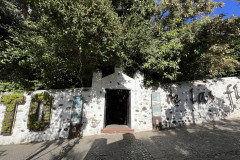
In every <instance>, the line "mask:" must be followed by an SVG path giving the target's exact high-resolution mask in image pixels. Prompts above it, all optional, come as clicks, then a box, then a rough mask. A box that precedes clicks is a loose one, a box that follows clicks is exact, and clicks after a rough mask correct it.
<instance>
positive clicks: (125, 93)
mask: <svg viewBox="0 0 240 160" xmlns="http://www.w3.org/2000/svg"><path fill="white" fill-rule="evenodd" d="M105 98H106V122H105V125H110V124H120V125H127V124H128V119H129V107H130V104H129V103H130V102H129V90H113V89H107V90H106V97H105Z"/></svg>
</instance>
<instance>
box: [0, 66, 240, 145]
mask: <svg viewBox="0 0 240 160" xmlns="http://www.w3.org/2000/svg"><path fill="white" fill-rule="evenodd" d="M238 87H240V81H239V78H238V77H229V78H222V79H213V80H206V81H194V82H183V83H176V84H169V85H164V86H161V87H159V88H156V89H150V88H148V89H147V88H145V87H144V86H143V75H141V74H140V73H139V72H138V73H136V74H135V76H134V77H133V78H131V77H129V76H127V75H125V74H124V73H123V72H122V70H121V69H116V70H115V73H113V74H111V75H109V76H106V77H102V74H101V72H97V73H95V74H94V75H93V81H92V88H79V89H67V90H47V91H45V90H42V91H35V92H29V93H24V96H25V97H26V103H25V104H24V105H18V106H17V113H16V120H15V124H14V128H13V132H12V135H11V136H3V135H0V145H3V144H11V143H14V144H17V143H26V142H33V141H44V140H53V139H59V138H67V137H68V134H69V129H70V119H71V111H72V106H73V97H74V96H80V95H81V96H82V97H83V114H82V116H83V118H82V124H83V126H82V133H81V134H82V135H83V136H87V135H95V134H101V130H102V129H103V128H105V113H106V112H105V110H106V108H105V94H106V89H127V90H129V91H130V101H131V102H130V109H129V110H130V113H129V114H130V115H129V116H130V122H129V124H128V125H129V127H130V128H132V129H134V131H135V132H138V131H146V130H152V124H153V123H152V104H151V101H152V99H151V94H152V92H159V93H160V106H161V114H160V115H161V119H162V125H163V128H168V127H175V126H180V125H186V124H192V123H199V122H203V121H208V120H218V119H225V118H234V117H239V110H240V104H239V103H240V100H238V99H240V96H239V94H238ZM42 92H47V93H49V94H50V95H51V96H53V98H54V100H53V104H52V109H51V124H50V127H49V128H47V129H46V130H45V131H40V132H32V131H29V129H28V128H27V120H28V113H29V107H30V103H31V97H32V96H33V95H35V94H37V93H42ZM5 94H9V93H5ZM0 96H1V95H0ZM5 109H6V107H5V104H4V103H0V131H1V128H2V121H3V118H4V113H5Z"/></svg>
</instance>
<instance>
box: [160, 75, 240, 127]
mask: <svg viewBox="0 0 240 160" xmlns="http://www.w3.org/2000/svg"><path fill="white" fill-rule="evenodd" d="M239 88H240V81H239V77H229V78H221V79H212V80H206V81H194V82H183V83H177V84H169V85H165V86H162V87H160V88H158V89H156V90H155V91H157V92H160V96H161V97H160V98H161V108H162V113H161V117H162V125H163V128H168V127H175V126H181V125H185V124H194V123H200V122H206V121H209V120H219V119H225V118H236V117H239V115H240V114H239V113H240V100H238V99H240V96H239V95H238V91H239Z"/></svg>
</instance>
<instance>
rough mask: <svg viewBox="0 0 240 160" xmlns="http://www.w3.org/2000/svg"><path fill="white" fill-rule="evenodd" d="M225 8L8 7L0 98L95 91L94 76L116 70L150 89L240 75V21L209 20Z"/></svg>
mask: <svg viewBox="0 0 240 160" xmlns="http://www.w3.org/2000/svg"><path fill="white" fill-rule="evenodd" d="M111 2H112V3H111ZM223 5H224V4H223V3H222V2H219V3H218V2H215V1H213V0H199V1H193V0H161V1H160V2H156V1H155V0H116V1H115V0H114V1H109V0H88V1H85V0H75V1H72V0H43V1H39V0H38V1H33V0H27V1H25V0H17V2H16V3H13V2H10V1H8V0H2V1H1V2H0V13H1V17H2V19H1V21H0V31H1V35H0V50H1V53H0V79H1V80H2V82H4V83H5V84H2V86H3V87H0V91H1V90H4V91H7V89H8V88H9V90H11V88H12V89H13V90H20V89H21V88H24V90H37V89H49V88H74V87H82V86H90V85H91V76H92V73H93V71H94V70H96V69H105V68H108V67H113V66H114V65H117V66H119V65H120V66H122V67H123V68H124V69H125V72H127V73H128V74H130V75H131V74H133V73H134V72H136V71H137V70H140V71H141V72H143V73H144V74H145V82H146V84H147V85H153V84H159V83H164V82H168V83H169V82H171V81H183V80H194V79H202V78H211V77H219V76H227V75H235V74H236V73H237V71H238V70H239V59H238V56H239V54H238V49H237V46H238V45H235V43H238V40H239V27H240V23H239V17H231V18H228V19H225V18H223V15H216V16H215V17H209V14H210V13H213V12H214V9H215V8H217V7H223ZM235 41H236V42H235ZM6 84H11V85H8V86H9V87H6Z"/></svg>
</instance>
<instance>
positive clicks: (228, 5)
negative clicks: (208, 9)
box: [211, 0, 240, 18]
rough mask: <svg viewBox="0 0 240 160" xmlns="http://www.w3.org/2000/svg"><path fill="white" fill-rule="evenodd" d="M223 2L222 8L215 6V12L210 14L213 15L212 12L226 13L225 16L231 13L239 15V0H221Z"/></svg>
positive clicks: (229, 15)
mask: <svg viewBox="0 0 240 160" xmlns="http://www.w3.org/2000/svg"><path fill="white" fill-rule="evenodd" d="M215 1H216V2H220V1H221V0H215ZM222 1H223V2H224V3H225V6H223V8H217V9H215V12H214V13H213V14H211V16H214V14H220V13H224V14H226V16H225V18H228V17H231V15H232V14H235V15H236V16H240V1H238V2H237V1H233V0H222Z"/></svg>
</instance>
